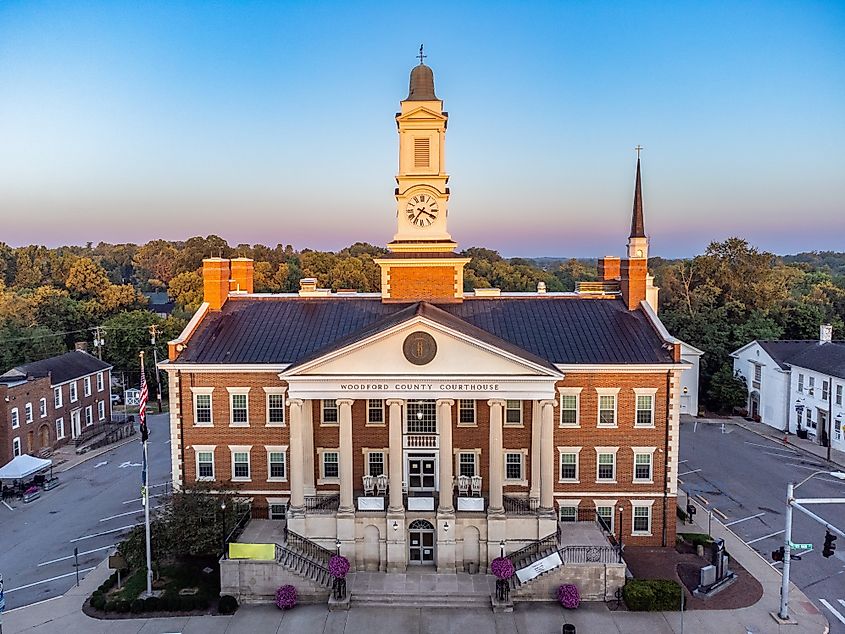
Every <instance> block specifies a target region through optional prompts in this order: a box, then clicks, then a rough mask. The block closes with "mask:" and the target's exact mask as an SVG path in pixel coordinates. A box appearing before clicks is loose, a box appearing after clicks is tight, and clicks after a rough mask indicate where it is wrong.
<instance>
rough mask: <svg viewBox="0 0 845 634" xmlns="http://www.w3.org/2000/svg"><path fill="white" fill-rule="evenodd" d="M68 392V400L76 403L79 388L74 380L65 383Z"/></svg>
mask: <svg viewBox="0 0 845 634" xmlns="http://www.w3.org/2000/svg"><path fill="white" fill-rule="evenodd" d="M67 389H68V393H69V394H70V402H71V403H76V401H78V400H79V389H78V387H77V385H76V381H71V382H70V383H68V384H67Z"/></svg>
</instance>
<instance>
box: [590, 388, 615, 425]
mask: <svg viewBox="0 0 845 634" xmlns="http://www.w3.org/2000/svg"><path fill="white" fill-rule="evenodd" d="M620 389H621V388H618V387H597V388H596V394H597V395H598V396H597V400H596V427H601V428H603V429H613V428H615V427H619V390H620ZM603 396H604V397H611V396H612V397H613V423H602V422H601V412H602V409H601V399H602V397H603Z"/></svg>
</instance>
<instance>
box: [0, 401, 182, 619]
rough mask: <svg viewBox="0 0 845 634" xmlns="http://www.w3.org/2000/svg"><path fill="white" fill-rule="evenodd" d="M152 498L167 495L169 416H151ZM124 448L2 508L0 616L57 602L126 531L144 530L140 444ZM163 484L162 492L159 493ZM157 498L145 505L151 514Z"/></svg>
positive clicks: (89, 461) (107, 454)
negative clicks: (2, 601) (1, 603)
mask: <svg viewBox="0 0 845 634" xmlns="http://www.w3.org/2000/svg"><path fill="white" fill-rule="evenodd" d="M147 420H148V421H149V424H150V430H151V435H150V440H149V446H148V447H147V451H148V456H149V478H150V479H149V482H150V484H151V485H152V487H151V490H150V495H157V494H159V493H162V492H164V491H165V490H166V489H167V490H169V482H170V444H169V443H170V441H169V439H170V436H169V430H168V417H167V414H162V415H156V416H149V417H148V419H147ZM135 438H136V439H137V440H136V441H133V442H130V443H127V444H125V445H123V446H121V447H117V448H115V449H112V450H111V451H108V452H106V453H103V454H101V455H99V456H96V457H94V458H91V459H90V460H87V461H86V462H83V463H80V464H78V465H77V466H75V467H73V468H72V469H69V470H68V471H65V472H64V473H62V474H60V475H59V478H60V480H61V484H60V485H59V486H58V487H57V488H55V489H52V490H50V491H45V492H42V494H41V498H40V499H38V500H35V501H34V502H31V503H29V504H23V503H21V502H20V501H16V502H14V503H13V504H12V507H13V509H14V510H9V509H8V508H7V507H6V506H4V505H0V574H2V575H3V581H4V585H5V594H6V609H7V610H11V609H13V608H16V607H20V606H22V605H29V604H31V603H35V602H37V601H43V600H45V599H49V598H52V597H56V596H59V595H61V594H63V593H64V592H66V591H67V590H68V589H69V588H70V587H71V586H72V585H74V584H75V583H76V569H75V568H74V557H73V549H74V547H76V548H78V549H79V571H80V577H84V575H85V573H87V572H88V571H89V570H90V569H92V568H93V567H94V566H96V565H97V564H98V563H100V562H101V561H102V560H103V559H105V558H106V556H107V555H108V553H109V547H110V546H112V545H113V544H116V543H117V542H119V541H120V539H121V538H122V536H124V535H125V534H126V533H127V532H128V530H129V529H130V528H131V527H132V525H134V524H137V523H143V521H144V511H143V507H142V506H141V502H140V495H141V455H142V454H141V442H140V435H136V436H135ZM165 485H166V486H165ZM156 501H157V498H152V499H151V508H155V505H156Z"/></svg>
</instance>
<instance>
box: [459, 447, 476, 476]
mask: <svg viewBox="0 0 845 634" xmlns="http://www.w3.org/2000/svg"><path fill="white" fill-rule="evenodd" d="M454 452H455V477H456V478H457V477H458V476H460V475H461V456H462V455H467V456H472V464H473V466H472V469H473V471H472V473H473V475H481V470H480V466H479V465H480V464H481V449H455V450H454ZM470 477H472V476H470Z"/></svg>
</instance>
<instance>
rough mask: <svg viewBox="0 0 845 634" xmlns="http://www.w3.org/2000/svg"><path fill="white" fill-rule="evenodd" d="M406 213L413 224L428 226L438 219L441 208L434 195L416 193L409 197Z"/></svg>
mask: <svg viewBox="0 0 845 634" xmlns="http://www.w3.org/2000/svg"><path fill="white" fill-rule="evenodd" d="M405 213H406V214H407V216H408V222H410V223H411V224H412V225H416V226H418V227H427V226H429V225H430V224H431V223H432V222H434V221H435V220H437V214H438V213H440V209H439V207H438V206H437V199H435V198H434V196H431V195H430V194H425V193H423V194H415V195H413V196H411V198H409V199H408V204H407V205H405Z"/></svg>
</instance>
